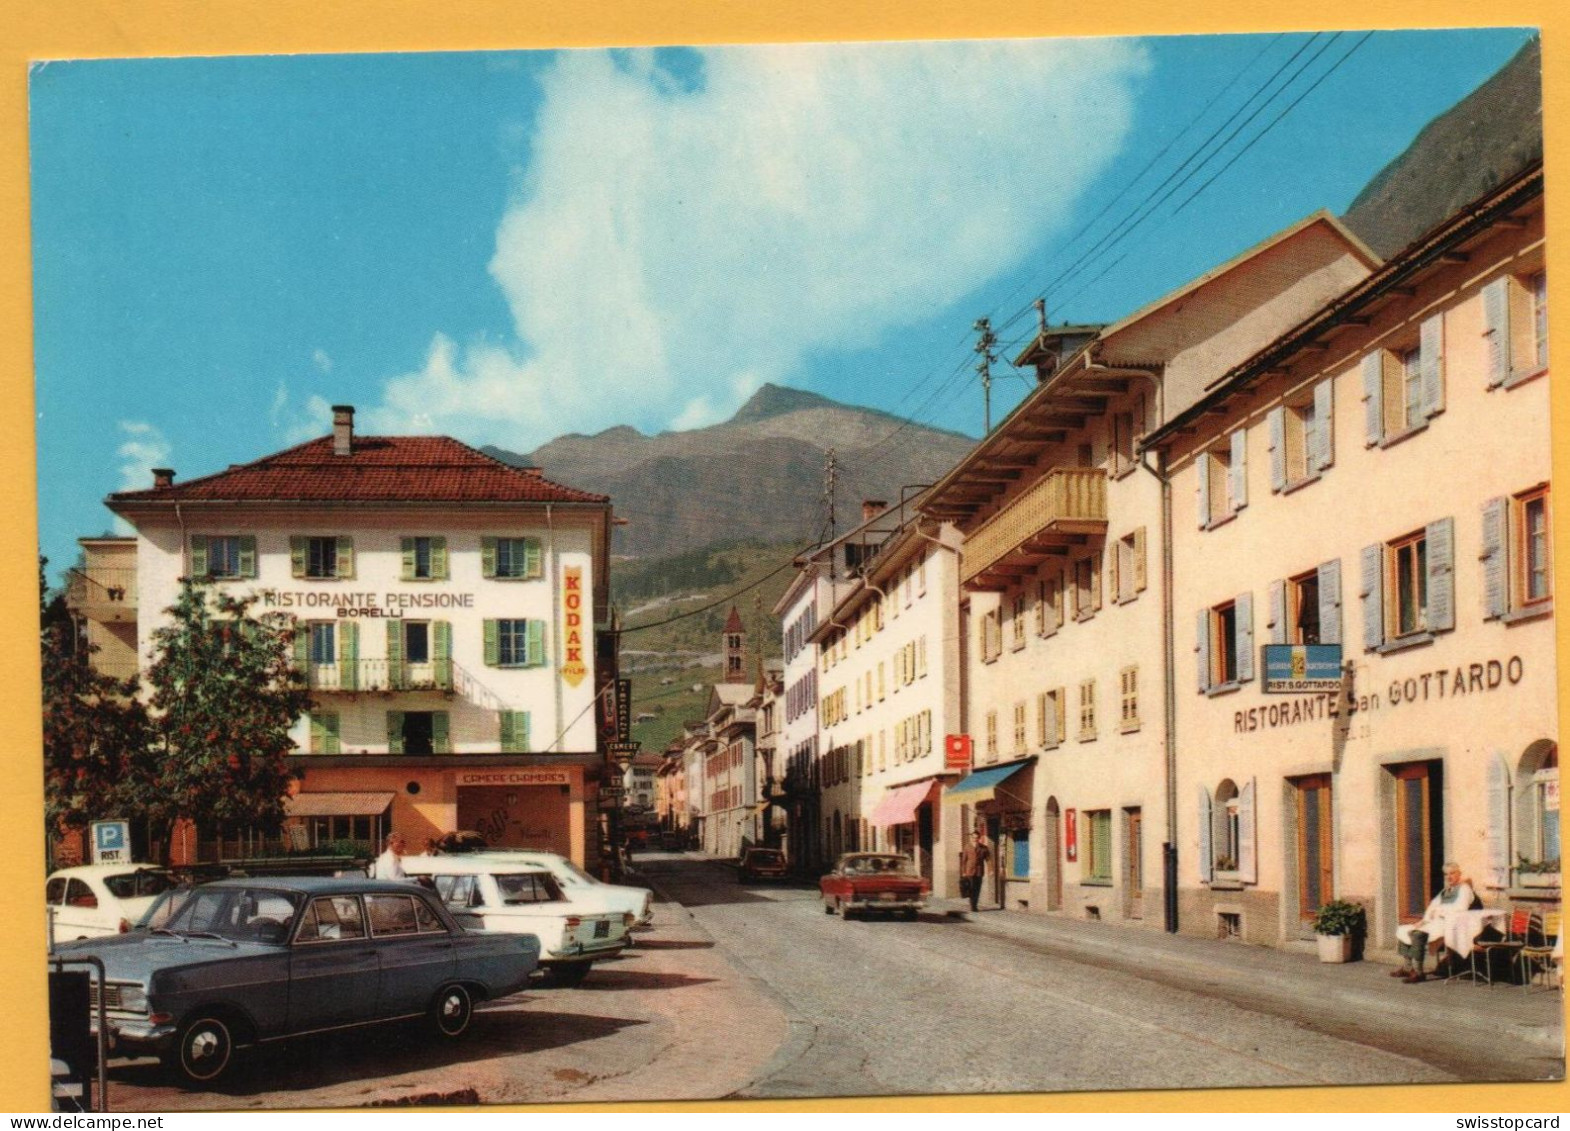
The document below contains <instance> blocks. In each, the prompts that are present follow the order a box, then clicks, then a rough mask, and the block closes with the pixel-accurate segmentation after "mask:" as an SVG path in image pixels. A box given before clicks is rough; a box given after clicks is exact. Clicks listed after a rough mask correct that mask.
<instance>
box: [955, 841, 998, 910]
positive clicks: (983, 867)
mask: <svg viewBox="0 0 1570 1131" xmlns="http://www.w3.org/2000/svg"><path fill="white" fill-rule="evenodd" d="M991 859H992V849H991V848H989V847H988V846H987V837H986V834H985V833H983V832H982V831H981V830H980V829H977V830H976V839H975V842H974V843H972V844H967V845H966V846H965V848H964V850H963V851H962V852H961V853H960V855H959V876H960V882H961V884H962V885H963V886H964V888H965V894H966V895H968V896H969V897H970V909H971V910H972V911H975V910H977V908H976V901H977V900H979V899H980V898H981V885H982V883H983V881H984V880H985V879H986V876H987V861H989V860H991Z"/></svg>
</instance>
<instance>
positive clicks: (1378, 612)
mask: <svg viewBox="0 0 1570 1131" xmlns="http://www.w3.org/2000/svg"><path fill="white" fill-rule="evenodd" d="M1362 565H1363V587H1362V589H1361V590H1360V595H1361V596H1362V598H1363V650H1364V651H1366V652H1372V651H1374V650H1375V649H1376V648H1378V647H1379V646H1380V645H1381V644H1383V643H1384V642H1385V548H1384V546H1383V545H1380V544H1379V543H1377V542H1376V543H1375V544H1374V545H1372V546H1364V547H1363V559H1362Z"/></svg>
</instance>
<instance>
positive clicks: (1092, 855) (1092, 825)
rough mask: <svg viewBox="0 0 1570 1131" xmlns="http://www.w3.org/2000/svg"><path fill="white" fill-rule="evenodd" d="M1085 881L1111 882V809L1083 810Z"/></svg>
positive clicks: (1093, 882)
mask: <svg viewBox="0 0 1570 1131" xmlns="http://www.w3.org/2000/svg"><path fill="white" fill-rule="evenodd" d="M1085 824H1086V825H1087V826H1089V827H1088V828H1087V829H1086V833H1087V835H1086V837H1085V882H1086V883H1092V884H1110V883H1111V882H1112V810H1110V809H1089V810H1086V812H1085Z"/></svg>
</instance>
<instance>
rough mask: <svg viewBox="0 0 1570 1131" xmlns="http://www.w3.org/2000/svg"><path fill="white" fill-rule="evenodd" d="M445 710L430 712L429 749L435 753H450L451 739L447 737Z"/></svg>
mask: <svg viewBox="0 0 1570 1131" xmlns="http://www.w3.org/2000/svg"><path fill="white" fill-rule="evenodd" d="M448 733H449V731H448V727H447V712H446V711H432V712H431V751H432V752H433V753H436V754H451V753H452V741H451V740H450V739H449V738H448Z"/></svg>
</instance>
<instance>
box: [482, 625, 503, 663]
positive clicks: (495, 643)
mask: <svg viewBox="0 0 1570 1131" xmlns="http://www.w3.org/2000/svg"><path fill="white" fill-rule="evenodd" d="M497 627H498V626H497V623H496V622H495V621H494V620H487V621H486V622H485V666H486V667H488V668H494V667H499V666H500V665H501V662H502V646H501V638H500V636H499V634H498V633H497Z"/></svg>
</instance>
